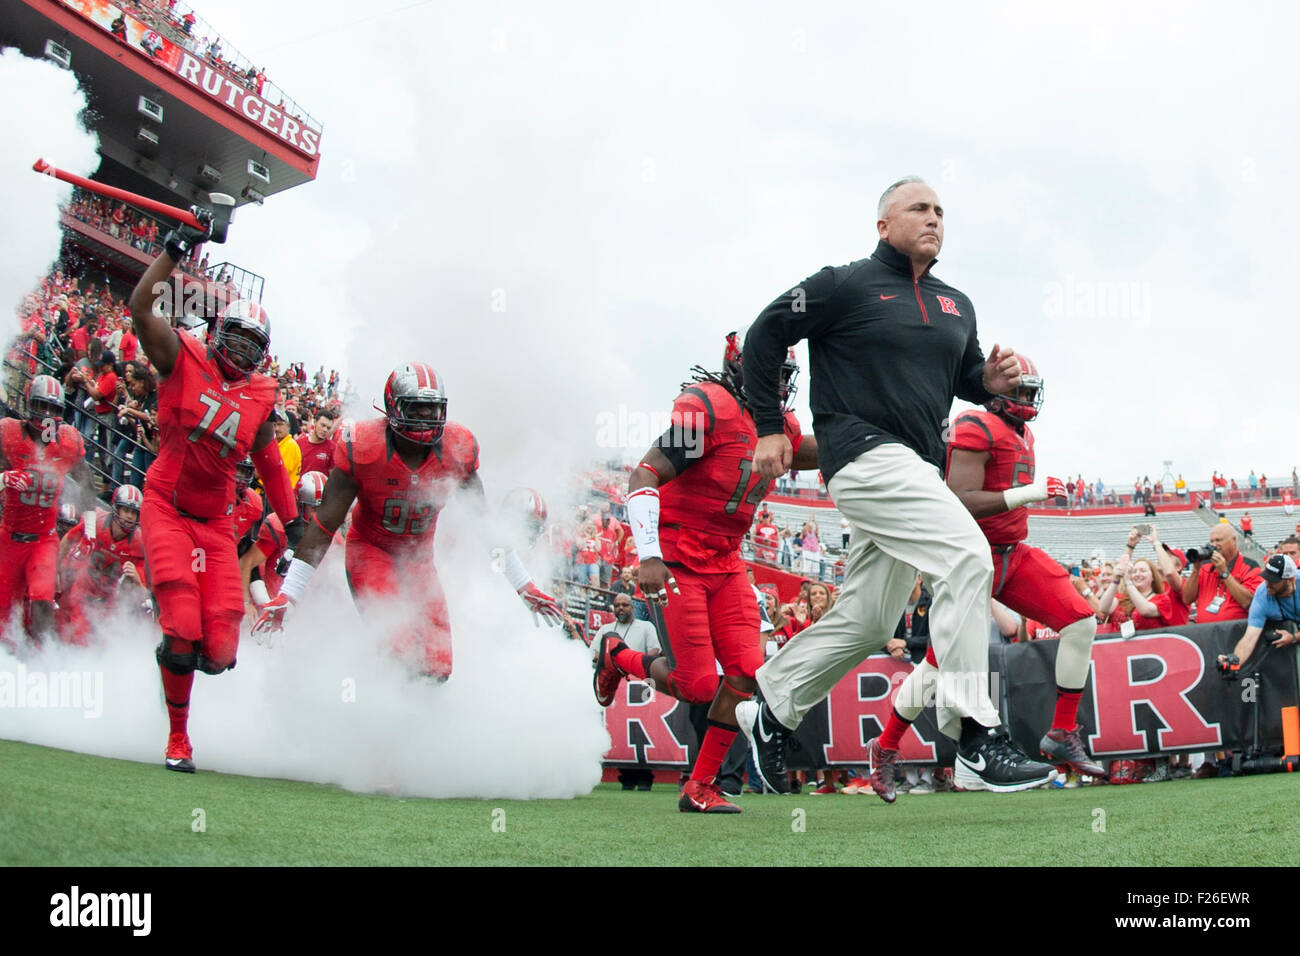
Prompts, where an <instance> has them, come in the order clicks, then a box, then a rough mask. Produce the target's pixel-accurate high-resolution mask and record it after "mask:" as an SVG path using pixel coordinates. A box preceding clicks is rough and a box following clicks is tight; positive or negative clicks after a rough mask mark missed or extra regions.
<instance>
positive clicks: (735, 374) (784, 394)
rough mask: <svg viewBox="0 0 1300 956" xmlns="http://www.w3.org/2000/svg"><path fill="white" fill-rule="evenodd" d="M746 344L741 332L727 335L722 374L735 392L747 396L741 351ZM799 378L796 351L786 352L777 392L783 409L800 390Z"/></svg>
mask: <svg viewBox="0 0 1300 956" xmlns="http://www.w3.org/2000/svg"><path fill="white" fill-rule="evenodd" d="M744 344H745V337H744V334H743V333H741V332H729V333H728V334H727V345H726V348H725V349H724V350H723V353H722V372H723V376H724V377H725V378H726V379H727V380H728V381H729V382H730V383H731V386H732V388H733V390H734V391H735V392H736V393H737V394H738V395H744V394H745V373H744V367H743V361H742V356H741V351H742V349H743V347H744ZM798 377H799V362H798V360H797V359H796V358H795V357H794V349H789V350H787V351H786V355H785V361H784V362H782V363H781V385H780V387H779V389H778V391H777V397H778V398H779V400H780V402H781V407H782V408H785V407H788V406H789V404H790V402H791V401H793V399H794V394H795V392H796V391H797V390H798V389H797V387H796V386H795V384H794V382H795V379H796V378H798Z"/></svg>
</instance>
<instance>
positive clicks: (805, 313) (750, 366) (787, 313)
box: [741, 266, 843, 438]
mask: <svg viewBox="0 0 1300 956" xmlns="http://www.w3.org/2000/svg"><path fill="white" fill-rule="evenodd" d="M842 279H843V275H842V274H841V270H840V269H835V268H833V267H831V266H827V267H826V268H824V269H822V270H821V271H820V272H818V273H816V274H815V275H811V276H809V277H808V278H807V279H804V281H803V282H801V283H799V285H797V286H795V287H794V288H793V289H791V290H790V291H789V292H786V293H783V294H782V295H780V296H778V297H777V298H776V299H774V300H773V301H772V302H771V303H770V304H769V305H768V306H767V308H765V309H764V310H763V311H762V312H760V313H759V315H758V318H756V319H755V320H754V324H753V325H751V326H750V327H749V333H748V334H747V335H746V336H745V344H744V346H743V347H742V349H741V355H743V356H744V358H743V359H742V362H743V364H744V369H745V396H746V398H747V399H748V400H749V407H750V408H751V409H752V410H753V413H754V424H755V426H756V427H757V428H758V435H759V437H760V438H762V437H764V436H766V435H780V434H781V433H782V431H783V429H784V422H783V421H782V415H781V400H780V397H779V387H780V380H781V363H782V362H784V361H785V356H786V353H787V352H788V351H789V349H790V347H791V346H792V345H794V344H795V343H796V342H799V341H801V340H803V339H815V338H817V337H818V336H820V335H821V334H822V333H823V332H824V331H825V330H826V328H827V326H828V325H829V324H830V321H831V319H832V318H833V316H834V310H833V308H832V306H833V303H834V299H835V294H836V292H837V291H838V289H839V287H840V285H841V284H842Z"/></svg>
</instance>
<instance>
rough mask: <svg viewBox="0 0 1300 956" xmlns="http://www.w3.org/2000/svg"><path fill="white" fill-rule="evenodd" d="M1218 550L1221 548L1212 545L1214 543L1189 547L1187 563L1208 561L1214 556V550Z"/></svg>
mask: <svg viewBox="0 0 1300 956" xmlns="http://www.w3.org/2000/svg"><path fill="white" fill-rule="evenodd" d="M1218 550H1219V549H1218V548H1216V547H1215V546H1214V545H1212V544H1204V545H1201V547H1199V548H1188V549H1187V563H1188V564H1203V563H1205V562H1206V561H1209V560H1210V559H1211V558H1213V557H1214V552H1215V551H1218Z"/></svg>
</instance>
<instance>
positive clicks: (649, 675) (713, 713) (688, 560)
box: [594, 332, 817, 813]
mask: <svg viewBox="0 0 1300 956" xmlns="http://www.w3.org/2000/svg"><path fill="white" fill-rule="evenodd" d="M742 341H743V338H742V337H741V336H740V335H739V333H736V332H732V333H731V334H730V335H728V336H727V342H726V348H725V351H724V353H723V371H722V373H721V374H711V373H708V372H705V371H704V370H703V369H702V368H700V367H699V366H696V367H695V368H694V369H692V372H694V373H695V374H694V378H693V379H692V381H691V382H690V383H688V384H687V385H685V386H684V387H683V391H682V393H681V395H679V396H678V397H677V400H676V401H675V402H673V411H672V417H671V419H670V422H671V424H670V425H669V428H668V430H667V431H666V432H664V434H663V435H661V436H660V438H659V440H658V441H657V442H656V443H655V444H654V445H652V446H651V447H650V450H649V451H647V452H646V453H645V455H644V456H643V457H642V459H641V463H640V464H639V465H638V466H637V467H636V469H634V470H633V472H632V474H631V476H630V477H629V479H628V498H627V512H628V522H629V524H630V525H631V526H632V535H633V537H634V538H635V539H636V548H637V553H638V554H639V555H640V559H641V565H640V567H639V568H638V569H637V583H638V584H639V585H640V586H641V590H642V592H643V593H644V594H645V595H646V598H647V600H649V601H650V602H652V603H655V604H659V605H662V607H663V615H664V623H665V625H666V627H667V631H668V640H669V642H670V643H671V645H672V651H673V656H674V658H675V659H676V666H675V667H674V666H672V665H670V664H669V662H668V658H667V657H665V656H664V655H663V654H662V653H649V654H642V653H639V652H637V651H634V650H632V649H631V648H629V647H628V646H627V645H626V644H625V643H623V642H622V641H621V640H619V638H618V636H617V635H616V634H612V633H611V634H606V635H605V636H604V637H602V638H601V643H600V647H599V649H598V651H597V655H596V674H595V678H594V686H595V692H596V700H597V702H598V703H599V704H600V705H601V706H602V707H608V706H609V705H610V704H611V703H612V702H613V700H614V693H615V691H616V690H617V689H618V686H619V683H620V682H621V681H622V680H623V678H624V677H629V678H633V679H635V680H651V681H653V682H654V686H655V688H656V689H657V690H660V691H663V692H664V693H667V694H669V695H671V696H673V697H676V698H677V699H678V700H684V701H687V702H689V703H697V704H710V707H709V714H708V730H707V731H706V732H705V735H704V739H703V741H701V743H700V750H699V755H698V756H697V757H696V760H695V766H694V768H692V770H691V776H690V779H689V780H688V781H687V782H686V784H685V785H684V786H683V787H682V791H681V795H680V797H679V799H678V802H677V806H678V809H679V810H681V811H682V812H684V813H692V812H694V813H739V812H740V808H739V807H737V806H736V805H735V804H733V803H730V802H728V801H727V799H726V798H725V797H724V796H723V795H722V791H721V790H720V789H719V788H718V786H717V783H716V777H717V774H718V770H719V768H720V767H721V766H722V760H723V758H724V757H725V756H726V753H727V750H728V749H729V748H730V747H731V743H732V741H733V740H735V739H736V734H737V733H738V732H739V731H740V728H739V726H738V725H737V723H736V704H737V703H739V702H740V701H742V700H748V699H749V698H750V697H752V696H753V693H754V689H755V687H756V686H757V685H756V684H755V681H754V672H755V671H756V670H757V669H758V668H759V666H760V665H761V664H762V663H763V647H762V642H761V640H760V637H759V628H760V618H759V612H758V605H757V603H756V601H755V597H754V589H753V587H752V585H750V583H749V577H748V575H746V573H745V564H744V562H743V561H742V560H741V557H740V544H741V541H742V540H743V539H744V537H745V534H746V533H747V532H748V531H749V528H750V525H751V524H752V523H753V520H754V509H755V507H756V506H757V505H758V503H759V502H760V501H762V500H763V497H764V495H766V494H767V488H768V484H769V480H768V479H766V478H763V477H762V476H761V475H759V474H758V473H757V472H756V471H754V470H753V456H754V447H755V445H756V444H757V443H758V432H757V430H756V429H755V427H754V420H753V417H752V416H751V415H750V412H749V410H748V408H747V407H746V405H745V391H744V375H743V369H742V361H741V342H742ZM798 370H799V366H798V365H797V364H796V363H795V361H794V354H793V352H791V353H790V355H789V357H788V358H787V359H786V362H785V365H784V367H783V368H782V402H783V404H786V405H788V403H789V401H790V398H791V396H792V395H793V394H794V379H795V376H796V375H797V374H798ZM785 431H786V435H787V436H788V437H789V439H790V442H791V444H792V445H793V446H794V451H795V455H794V468H795V469H802V468H815V467H816V465H817V445H816V441H815V439H813V438H812V437H811V436H806V437H805V436H801V434H800V429H799V422H798V420H797V419H796V418H795V417H794V414H793V413H791V412H786V416H785ZM801 437H802V440H801ZM670 591H671V592H672V595H671V597H670V596H669V592H670ZM715 661H716V663H717V664H721V665H722V680H721V681H719V679H718V672H717V667H716V665H715Z"/></svg>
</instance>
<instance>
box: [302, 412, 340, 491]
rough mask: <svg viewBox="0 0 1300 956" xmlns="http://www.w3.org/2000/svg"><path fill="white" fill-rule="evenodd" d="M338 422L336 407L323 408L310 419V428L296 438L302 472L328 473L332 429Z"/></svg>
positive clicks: (332, 453) (332, 460)
mask: <svg viewBox="0 0 1300 956" xmlns="http://www.w3.org/2000/svg"><path fill="white" fill-rule="evenodd" d="M338 423H339V410H338V409H337V408H333V407H331V408H323V409H321V410H320V412H318V413H317V415H316V418H315V419H314V420H313V421H312V424H311V428H310V429H309V430H308V431H307V434H305V435H299V436H298V438H297V439H296V440H297V442H298V450H299V451H301V452H302V473H303V474H304V475H305V474H306V473H307V472H309V471H319V472H320V473H321V474H324V475H328V474H329V473H330V469H331V468H332V467H333V463H334V445H335V442H336V439H335V438H334V431H335V429H336V428H337V427H338Z"/></svg>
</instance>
